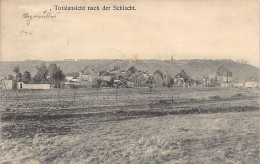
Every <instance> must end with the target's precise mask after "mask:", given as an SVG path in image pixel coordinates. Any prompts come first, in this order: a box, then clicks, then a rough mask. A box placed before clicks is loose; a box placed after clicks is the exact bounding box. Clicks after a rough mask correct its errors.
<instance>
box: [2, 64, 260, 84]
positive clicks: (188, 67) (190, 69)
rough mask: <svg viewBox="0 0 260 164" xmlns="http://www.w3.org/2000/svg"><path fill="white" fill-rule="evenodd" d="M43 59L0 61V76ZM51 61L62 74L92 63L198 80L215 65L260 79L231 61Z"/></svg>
mask: <svg viewBox="0 0 260 164" xmlns="http://www.w3.org/2000/svg"><path fill="white" fill-rule="evenodd" d="M41 62H43V61H37V60H36V61H28V60H27V61H0V78H4V77H5V76H6V75H9V74H13V72H12V70H13V68H14V67H15V66H17V65H19V66H20V70H21V73H23V72H24V71H30V72H31V74H32V76H34V74H35V73H36V66H37V65H39V64H40V63H41ZM50 63H56V64H57V65H58V66H61V69H62V70H63V71H64V73H65V74H66V73H71V72H79V71H80V70H82V68H83V67H84V66H91V67H92V68H93V69H94V70H95V71H100V70H102V69H104V68H113V67H115V66H118V67H120V69H121V70H127V69H128V68H130V67H131V66H134V67H135V68H137V69H138V70H142V71H148V72H150V73H154V72H155V71H156V70H161V71H164V70H167V72H169V74H170V75H171V76H175V75H176V74H177V73H178V72H180V71H181V70H184V71H185V72H186V73H187V74H188V75H189V76H191V77H192V78H193V79H200V78H201V77H202V76H208V75H209V74H210V73H213V72H216V71H217V69H218V67H220V66H222V65H224V66H225V67H227V68H228V69H229V70H230V71H232V72H233V80H234V81H235V82H246V81H250V80H252V79H254V80H256V81H259V68H257V67H255V66H252V65H249V64H241V63H237V62H234V61H231V60H199V59H195V60H177V61H176V63H173V64H170V63H169V62H168V61H163V60H138V61H136V62H135V61H133V60H121V59H118V60H78V61H73V60H63V61H45V64H46V65H47V66H48V65H49V64H50Z"/></svg>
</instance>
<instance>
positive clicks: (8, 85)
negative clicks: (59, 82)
mask: <svg viewBox="0 0 260 164" xmlns="http://www.w3.org/2000/svg"><path fill="white" fill-rule="evenodd" d="M2 88H3V89H13V88H14V81H13V80H2Z"/></svg>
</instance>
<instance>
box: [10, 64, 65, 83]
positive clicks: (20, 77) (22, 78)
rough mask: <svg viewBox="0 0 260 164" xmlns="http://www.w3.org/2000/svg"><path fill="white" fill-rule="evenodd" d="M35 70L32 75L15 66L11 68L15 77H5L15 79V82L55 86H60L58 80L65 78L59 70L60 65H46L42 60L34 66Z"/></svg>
mask: <svg viewBox="0 0 260 164" xmlns="http://www.w3.org/2000/svg"><path fill="white" fill-rule="evenodd" d="M36 69H37V72H36V74H35V75H34V76H32V75H31V73H30V72H29V71H24V73H23V74H22V73H21V72H20V67H19V66H16V67H14V69H13V72H14V73H15V77H12V76H9V77H7V79H9V80H15V81H16V82H23V83H25V84H30V83H33V84H54V85H55V86H56V87H60V82H62V81H64V80H65V74H64V73H63V71H62V70H61V68H60V66H57V64H55V63H52V64H50V65H49V66H48V67H47V66H46V65H45V63H44V62H42V63H41V64H40V65H38V66H36Z"/></svg>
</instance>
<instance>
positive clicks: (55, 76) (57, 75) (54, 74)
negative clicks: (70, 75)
mask: <svg viewBox="0 0 260 164" xmlns="http://www.w3.org/2000/svg"><path fill="white" fill-rule="evenodd" d="M48 69H49V72H48V75H49V82H50V83H52V84H60V82H62V81H64V80H65V74H64V73H63V72H62V70H61V68H60V67H58V66H57V65H56V64H55V63H53V64H50V65H49V67H48Z"/></svg>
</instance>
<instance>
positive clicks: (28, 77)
mask: <svg viewBox="0 0 260 164" xmlns="http://www.w3.org/2000/svg"><path fill="white" fill-rule="evenodd" d="M31 80H32V78H31V73H30V72H29V71H25V72H24V74H23V76H22V82H24V83H25V84H28V83H30V82H31Z"/></svg>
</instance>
